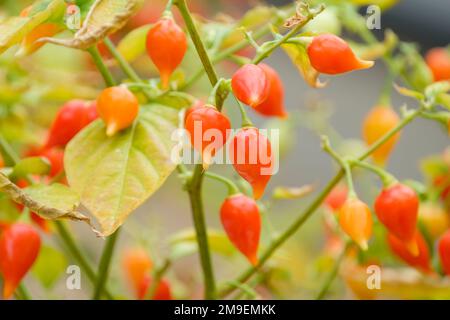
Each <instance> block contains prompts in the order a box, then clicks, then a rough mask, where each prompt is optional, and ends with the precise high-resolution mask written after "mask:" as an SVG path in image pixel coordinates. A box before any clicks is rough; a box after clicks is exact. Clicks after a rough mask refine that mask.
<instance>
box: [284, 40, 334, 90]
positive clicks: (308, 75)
mask: <svg viewBox="0 0 450 320" xmlns="http://www.w3.org/2000/svg"><path fill="white" fill-rule="evenodd" d="M281 48H282V49H283V50H284V51H285V52H286V54H287V55H288V56H289V58H291V61H292V62H293V63H294V65H295V66H296V67H297V69H298V71H300V74H301V75H302V76H303V78H304V79H305V81H306V82H307V83H308V84H309V85H310V86H311V87H313V88H323V87H324V86H325V85H326V83H322V82H320V80H319V72H317V71H316V70H315V69H314V68H313V67H312V65H311V62H310V61H309V57H308V54H307V52H306V48H305V47H304V46H302V45H298V44H293V43H285V44H283V45H281Z"/></svg>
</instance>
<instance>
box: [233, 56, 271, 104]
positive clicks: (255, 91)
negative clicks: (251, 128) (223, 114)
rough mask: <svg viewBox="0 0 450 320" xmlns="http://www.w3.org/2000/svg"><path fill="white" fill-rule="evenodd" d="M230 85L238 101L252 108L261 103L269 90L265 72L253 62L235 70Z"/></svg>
mask: <svg viewBox="0 0 450 320" xmlns="http://www.w3.org/2000/svg"><path fill="white" fill-rule="evenodd" d="M231 87H232V89H233V93H234V95H235V97H236V98H237V99H238V100H239V101H241V102H242V103H245V104H246V105H249V106H250V107H253V108H254V107H256V106H257V105H259V104H261V103H263V102H264V101H265V100H266V99H267V97H268V96H269V92H270V82H269V80H268V79H267V76H266V72H265V71H264V69H262V68H261V67H260V66H257V65H255V64H246V65H244V66H243V67H241V68H240V69H239V70H238V71H236V72H235V73H234V75H233V78H231Z"/></svg>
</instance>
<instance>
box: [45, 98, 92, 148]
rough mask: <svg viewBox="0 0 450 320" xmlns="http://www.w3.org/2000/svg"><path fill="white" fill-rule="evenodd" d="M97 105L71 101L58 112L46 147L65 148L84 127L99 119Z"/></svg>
mask: <svg viewBox="0 0 450 320" xmlns="http://www.w3.org/2000/svg"><path fill="white" fill-rule="evenodd" d="M97 117H98V116H97V107H96V104H95V103H91V102H87V101H83V100H71V101H69V102H67V103H66V104H64V105H63V106H62V108H61V109H60V110H59V111H58V113H57V115H56V118H55V120H54V121H53V124H52V126H51V128H50V131H49V135H48V138H47V142H46V144H45V146H46V147H47V148H52V147H64V146H65V145H66V144H67V143H69V141H70V140H71V139H72V138H73V137H74V136H75V135H76V134H77V133H78V132H80V131H81V130H82V129H83V128H84V127H86V126H87V125H88V124H89V123H91V122H92V121H93V120H95V119H96V118H97Z"/></svg>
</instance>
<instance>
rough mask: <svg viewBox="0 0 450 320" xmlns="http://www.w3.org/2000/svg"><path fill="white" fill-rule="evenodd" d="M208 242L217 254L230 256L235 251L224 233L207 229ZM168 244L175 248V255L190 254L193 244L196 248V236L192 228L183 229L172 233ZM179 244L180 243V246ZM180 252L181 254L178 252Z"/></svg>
mask: <svg viewBox="0 0 450 320" xmlns="http://www.w3.org/2000/svg"><path fill="white" fill-rule="evenodd" d="M208 243H209V247H210V249H211V250H212V251H213V252H216V253H218V254H221V255H223V256H231V255H233V254H234V253H235V252H236V249H235V248H234V246H233V245H232V244H231V242H230V240H228V237H227V236H226V235H225V233H223V232H220V231H217V230H213V229H209V230H208ZM170 244H171V246H172V250H173V248H175V253H176V254H174V253H173V254H174V255H175V256H177V257H179V256H182V255H183V254H184V255H187V254H192V253H194V252H195V251H194V252H193V248H194V246H195V249H196V250H198V249H197V237H196V233H195V231H194V230H191V229H189V230H183V231H181V232H178V233H177V234H175V235H173V236H172V237H171V239H170ZM180 245H182V246H181V247H180ZM180 252H181V253H182V254H180Z"/></svg>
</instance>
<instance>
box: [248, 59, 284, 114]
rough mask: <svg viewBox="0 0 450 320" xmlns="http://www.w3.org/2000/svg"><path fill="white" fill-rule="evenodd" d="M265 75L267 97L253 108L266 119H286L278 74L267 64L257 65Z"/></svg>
mask: <svg viewBox="0 0 450 320" xmlns="http://www.w3.org/2000/svg"><path fill="white" fill-rule="evenodd" d="M259 66H260V67H261V69H263V70H264V72H265V73H266V77H267V80H268V82H269V95H268V96H267V98H266V99H265V100H264V101H263V102H262V103H260V104H258V105H256V106H254V107H253V109H255V111H256V112H258V113H259V114H261V115H263V116H266V117H279V118H286V117H287V116H288V114H287V112H286V110H285V107H284V88H283V82H282V81H281V78H280V76H279V75H278V73H277V72H276V71H275V70H274V69H273V68H271V67H269V66H268V65H267V64H264V63H261V64H260V65H259Z"/></svg>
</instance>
